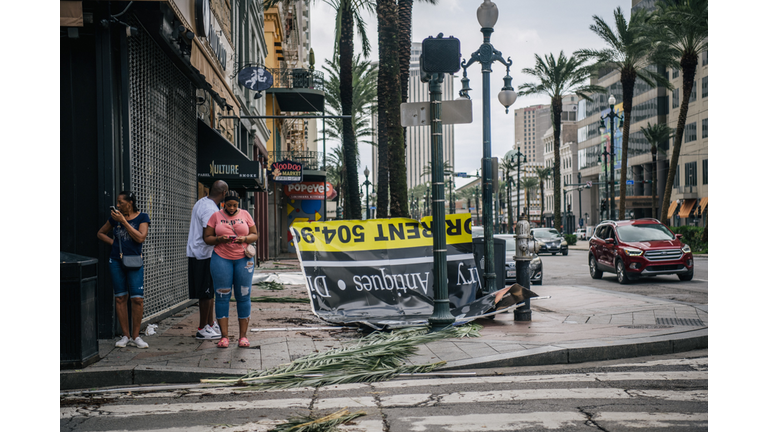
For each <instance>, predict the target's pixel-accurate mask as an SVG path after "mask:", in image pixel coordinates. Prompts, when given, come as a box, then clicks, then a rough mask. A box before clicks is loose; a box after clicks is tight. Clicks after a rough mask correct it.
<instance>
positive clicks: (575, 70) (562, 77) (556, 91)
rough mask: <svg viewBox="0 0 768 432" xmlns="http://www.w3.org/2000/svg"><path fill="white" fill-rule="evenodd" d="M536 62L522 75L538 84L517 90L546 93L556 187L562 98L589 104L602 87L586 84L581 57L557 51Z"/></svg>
mask: <svg viewBox="0 0 768 432" xmlns="http://www.w3.org/2000/svg"><path fill="white" fill-rule="evenodd" d="M535 57H536V63H535V65H534V67H533V68H524V69H523V73H525V74H528V75H533V76H534V77H536V78H538V79H539V84H533V83H525V84H522V85H521V86H520V87H519V92H518V93H519V94H520V95H521V96H526V95H534V94H546V95H548V96H549V97H550V99H551V113H552V129H553V131H554V139H555V149H554V150H555V163H554V166H553V169H552V173H553V180H554V182H555V184H556V185H559V184H561V182H560V129H561V127H560V126H561V121H562V119H561V116H562V113H563V96H564V95H566V94H568V93H576V94H577V95H578V96H580V97H582V98H584V99H586V100H588V101H592V98H591V97H590V94H591V93H604V92H605V88H603V87H601V86H598V85H592V84H589V78H590V75H591V73H592V68H591V67H590V66H588V65H587V64H586V61H587V60H586V59H585V58H583V57H577V56H573V57H570V58H568V57H566V56H565V54H564V53H563V52H562V51H560V56H559V57H558V58H557V59H555V56H554V55H552V54H551V53H550V54H547V55H545V56H544V58H543V59H542V58H541V57H539V55H538V54H536V55H535ZM560 194H561V190H560V188H559V187H556V188H555V208H554V213H555V226H556V227H558V228H559V227H560V225H561V223H562V215H561V210H560Z"/></svg>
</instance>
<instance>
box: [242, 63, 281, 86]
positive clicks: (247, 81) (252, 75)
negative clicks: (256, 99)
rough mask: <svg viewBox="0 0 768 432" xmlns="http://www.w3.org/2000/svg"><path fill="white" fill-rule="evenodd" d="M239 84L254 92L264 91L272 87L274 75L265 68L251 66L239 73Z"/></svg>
mask: <svg viewBox="0 0 768 432" xmlns="http://www.w3.org/2000/svg"><path fill="white" fill-rule="evenodd" d="M237 82H238V83H239V84H240V85H241V86H243V87H245V88H248V89H251V90H253V91H263V90H267V89H268V88H270V87H272V83H273V78H272V74H271V73H270V72H269V71H268V70H267V69H266V68H264V67H261V66H249V67H245V68H243V69H241V70H240V72H238V73H237Z"/></svg>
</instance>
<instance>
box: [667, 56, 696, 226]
mask: <svg viewBox="0 0 768 432" xmlns="http://www.w3.org/2000/svg"><path fill="white" fill-rule="evenodd" d="M698 62H699V56H698V55H696V54H693V55H684V56H683V57H682V58H681V59H680V68H681V69H682V71H683V100H682V101H681V102H680V115H679V116H678V118H677V129H676V130H675V143H674V147H673V149H672V159H670V161H669V171H667V184H666V187H665V188H664V200H663V201H662V203H661V222H662V223H663V224H665V225H667V226H669V216H668V215H667V213H669V204H670V200H671V199H672V185H673V183H674V181H675V173H676V172H677V162H678V159H679V158H680V147H682V144H683V133H684V132H685V122H686V120H687V118H688V99H689V98H690V97H691V92H692V90H693V78H694V77H695V76H696V65H697V64H698Z"/></svg>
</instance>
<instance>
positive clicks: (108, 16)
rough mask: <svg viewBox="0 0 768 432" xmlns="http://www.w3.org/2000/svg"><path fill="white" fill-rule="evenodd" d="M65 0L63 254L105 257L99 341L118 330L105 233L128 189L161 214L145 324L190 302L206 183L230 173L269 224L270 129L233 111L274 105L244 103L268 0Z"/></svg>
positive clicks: (149, 254) (148, 259)
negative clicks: (263, 0)
mask: <svg viewBox="0 0 768 432" xmlns="http://www.w3.org/2000/svg"><path fill="white" fill-rule="evenodd" d="M60 3H61V21H60V53H61V56H60V74H61V75H60V80H61V93H60V107H61V110H60V120H61V131H60V134H61V140H60V150H61V159H60V167H61V172H60V176H61V177H60V188H61V190H60V194H61V198H62V200H63V201H65V202H68V203H69V205H67V206H62V209H61V218H60V231H61V237H60V244H61V251H62V252H68V253H72V254H77V255H81V256H85V257H93V258H97V259H98V280H97V293H96V300H95V302H96V320H97V323H98V325H97V327H98V337H99V338H111V337H112V336H114V334H115V333H116V330H117V326H116V320H115V316H114V297H113V291H112V281H111V278H110V277H109V276H108V275H109V271H108V267H107V263H108V257H109V251H110V248H109V247H108V246H107V245H105V244H103V243H100V242H98V241H97V240H96V239H95V233H96V231H97V230H98V229H99V227H101V226H102V225H103V224H104V222H105V221H106V220H107V219H108V217H109V206H110V205H114V203H115V201H116V199H117V195H118V194H119V192H120V191H132V192H134V193H135V194H136V196H137V204H138V207H139V210H140V211H142V212H146V213H148V214H149V216H150V219H151V224H150V227H149V233H148V236H147V240H146V242H145V243H144V246H143V257H144V284H145V298H144V321H145V322H146V321H150V320H155V319H158V318H159V317H161V316H165V315H167V314H171V313H174V311H175V310H178V309H181V308H183V307H185V306H186V305H187V304H189V302H190V300H189V298H188V287H187V258H186V242H187V236H188V227H189V220H190V216H191V211H192V207H193V205H194V204H195V202H196V201H197V199H198V198H200V197H201V196H203V195H204V194H205V188H206V187H207V186H210V184H211V183H212V182H213V181H215V180H217V179H222V180H225V181H227V183H228V184H229V185H230V189H231V190H232V191H233V192H236V193H238V194H239V195H240V196H241V198H242V199H243V201H242V202H243V207H244V208H247V209H248V211H250V212H252V213H253V215H254V219H255V220H261V221H262V223H263V219H260V217H259V208H260V207H259V205H257V201H256V198H255V194H258V193H260V192H264V191H265V190H266V189H265V186H266V184H265V178H264V176H265V171H264V169H263V168H264V166H263V160H262V159H263V157H264V156H265V152H264V151H263V149H260V147H259V142H260V141H262V140H263V139H264V138H265V135H264V134H265V130H264V128H263V127H260V126H259V125H258V124H256V125H255V126H254V124H252V123H243V122H242V121H240V120H238V119H234V118H223V117H227V116H241V115H243V114H244V113H259V112H260V110H262V109H263V105H259V104H258V103H256V104H246V103H245V102H246V101H245V99H247V96H245V94H238V90H241V89H237V84H236V81H235V78H234V75H236V74H233V72H234V71H236V70H237V68H238V66H237V62H238V61H239V60H238V59H242V58H244V57H246V56H248V57H249V58H258V56H259V51H260V49H261V48H263V42H261V40H260V39H263V36H262V35H263V32H262V29H261V28H260V23H261V22H262V20H261V18H260V9H259V8H260V3H258V2H257V3H253V2H246V1H220V0H215V1H210V2H209V1H192V0H170V1H142V2H129V3H126V2H106V1H83V2H79V1H78V2H68V1H62V2H60ZM249 8H250V9H249ZM233 11H234V12H235V13H233ZM246 24H247V25H246ZM244 41H248V43H250V44H251V45H245V44H244ZM254 159H255V160H254ZM235 166H236V167H237V168H236V169H234V170H233V169H232V167H235ZM235 173H236V174H235Z"/></svg>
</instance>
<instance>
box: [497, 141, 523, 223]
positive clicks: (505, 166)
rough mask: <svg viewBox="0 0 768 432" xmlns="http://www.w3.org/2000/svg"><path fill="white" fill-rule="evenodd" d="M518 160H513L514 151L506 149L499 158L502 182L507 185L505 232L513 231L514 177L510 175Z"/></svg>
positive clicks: (514, 169)
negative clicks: (502, 175) (502, 174)
mask: <svg viewBox="0 0 768 432" xmlns="http://www.w3.org/2000/svg"><path fill="white" fill-rule="evenodd" d="M518 164H519V161H515V151H514V150H510V151H508V152H507V153H506V154H505V155H504V157H503V158H501V164H500V168H501V171H502V172H503V173H504V182H505V183H506V185H507V186H508V187H507V188H506V193H507V195H506V197H507V221H509V222H508V223H507V233H508V234H514V233H515V225H514V224H513V223H512V220H513V219H512V190H513V189H514V187H515V178H514V177H513V176H512V172H514V171H516V170H517V165H518Z"/></svg>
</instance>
